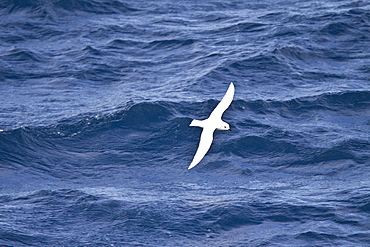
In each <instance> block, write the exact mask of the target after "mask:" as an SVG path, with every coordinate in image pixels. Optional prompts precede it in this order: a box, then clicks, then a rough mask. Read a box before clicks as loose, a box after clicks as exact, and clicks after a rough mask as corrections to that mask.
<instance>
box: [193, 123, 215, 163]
mask: <svg viewBox="0 0 370 247" xmlns="http://www.w3.org/2000/svg"><path fill="white" fill-rule="evenodd" d="M214 131H215V129H209V128H204V129H203V131H202V135H201V136H200V142H199V146H198V150H197V152H196V153H195V156H194V158H193V161H192V162H191V164H190V166H189V167H188V169H189V170H190V169H191V168H193V167H194V166H196V165H198V163H199V162H200V161H201V160H202V159H203V157H204V155H206V153H207V152H208V150H209V148H210V147H211V144H212V141H213V132H214Z"/></svg>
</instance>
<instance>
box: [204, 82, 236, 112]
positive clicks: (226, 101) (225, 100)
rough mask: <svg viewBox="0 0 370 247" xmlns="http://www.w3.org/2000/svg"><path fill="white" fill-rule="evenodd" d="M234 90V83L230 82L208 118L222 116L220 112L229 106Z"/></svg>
mask: <svg viewBox="0 0 370 247" xmlns="http://www.w3.org/2000/svg"><path fill="white" fill-rule="evenodd" d="M234 92H235V88H234V84H233V83H232V82H231V83H230V85H229V88H228V89H227V91H226V93H225V95H224V97H223V98H222V100H221V101H220V103H218V105H217V106H216V108H215V109H214V110H213V112H212V113H211V115H210V116H209V118H221V117H222V114H223V113H224V111H226V109H227V108H228V107H229V106H230V104H231V102H232V101H233V98H234Z"/></svg>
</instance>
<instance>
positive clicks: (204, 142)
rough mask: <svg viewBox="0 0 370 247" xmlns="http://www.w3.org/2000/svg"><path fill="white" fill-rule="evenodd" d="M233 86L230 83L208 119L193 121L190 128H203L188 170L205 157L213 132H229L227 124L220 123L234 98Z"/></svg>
mask: <svg viewBox="0 0 370 247" xmlns="http://www.w3.org/2000/svg"><path fill="white" fill-rule="evenodd" d="M234 92H235V88H234V84H233V83H230V86H229V88H228V89H227V92H226V94H225V96H224V97H223V98H222V100H221V102H220V103H218V105H217V106H216V108H215V109H214V110H213V111H212V113H211V115H210V116H209V118H207V119H205V120H196V119H194V120H193V121H192V122H191V123H190V126H197V127H201V128H203V131H202V135H201V136H200V142H199V146H198V150H197V152H196V153H195V156H194V158H193V161H192V162H191V163H190V166H189V167H188V169H191V168H193V167H194V166H196V165H197V164H198V163H199V162H200V161H201V160H202V159H203V157H204V156H205V155H206V153H207V152H208V150H209V148H210V147H211V144H212V141H213V132H214V131H215V130H216V129H218V130H230V126H229V124H228V123H226V122H224V121H222V119H221V117H222V114H223V113H224V111H225V110H226V109H227V108H228V107H229V106H230V104H231V102H232V101H233V98H234Z"/></svg>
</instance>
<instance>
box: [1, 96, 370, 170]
mask: <svg viewBox="0 0 370 247" xmlns="http://www.w3.org/2000/svg"><path fill="white" fill-rule="evenodd" d="M369 97H370V93H369V92H362V91H360V92H346V93H335V94H334V93H332V94H324V95H320V96H316V97H306V98H301V99H294V100H289V101H283V102H280V101H269V102H267V101H255V102H247V101H243V100H236V101H235V102H234V103H233V104H232V105H231V110H230V111H227V112H226V113H225V116H224V118H225V119H226V121H228V122H230V123H231V126H233V127H232V128H233V129H234V131H233V134H232V135H223V133H222V132H217V133H216V134H215V138H216V139H217V138H221V137H220V135H223V138H225V143H224V144H221V143H219V142H215V144H214V145H213V146H212V148H211V150H210V154H213V155H215V156H214V158H216V159H219V158H220V157H221V158H222V157H223V158H224V157H226V156H230V155H232V156H233V157H240V158H243V159H244V161H245V162H249V161H251V160H259V162H260V163H261V165H268V166H275V167H285V168H287V169H290V168H296V167H312V166H317V167H319V166H318V165H320V164H322V163H323V162H325V163H328V162H334V161H340V162H342V161H343V162H344V163H345V164H346V165H344V167H343V170H346V169H349V167H351V166H353V165H355V164H364V163H366V161H367V160H368V159H369V158H370V157H369V153H368V150H369V146H370V142H369V140H368V138H367V137H366V134H365V133H366V132H364V133H363V136H359V135H358V133H359V131H366V129H368V125H369V122H368V120H367V122H366V117H365V118H363V119H361V120H362V121H363V122H357V127H356V126H354V128H355V129H354V130H349V129H345V128H342V127H341V126H340V124H339V125H338V123H335V124H334V126H330V125H328V124H330V122H324V123H320V121H318V122H317V120H316V121H314V122H312V118H317V117H318V116H322V114H325V115H326V117H325V118H328V119H330V118H335V117H337V116H338V114H339V115H341V116H342V117H341V119H342V121H344V122H346V121H350V122H351V121H353V120H351V118H352V117H355V118H357V116H358V115H361V114H362V113H364V112H366V111H367V109H368V107H369V102H368V99H369ZM216 104H217V101H214V100H210V101H207V102H203V103H190V104H189V103H184V102H183V103H173V102H152V103H149V102H148V103H138V104H133V105H132V106H130V107H129V108H128V109H126V110H121V111H118V112H114V113H110V114H106V115H94V116H92V117H85V118H83V119H81V118H80V117H75V118H71V119H66V120H64V121H61V122H59V123H58V124H55V125H50V126H40V127H31V126H30V127H22V128H17V129H14V130H5V131H3V132H0V147H1V149H0V158H1V160H2V161H3V163H2V166H3V168H4V166H5V167H7V168H9V169H18V168H20V167H23V166H26V167H28V168H31V170H34V169H36V170H38V171H41V172H47V173H48V174H49V175H52V176H61V175H63V176H67V177H75V176H76V174H77V173H79V174H80V175H83V176H94V174H95V173H96V171H94V169H102V170H105V169H107V167H106V166H105V165H106V164H105V163H104V160H106V159H107V158H108V157H109V160H111V161H110V162H112V160H116V161H117V163H123V164H124V165H125V166H146V165H145V164H146V163H147V161H148V160H151V161H153V162H160V163H163V162H164V165H171V163H172V162H174V161H176V160H184V161H186V160H189V161H190V158H191V157H192V155H193V151H194V150H195V149H196V146H197V142H198V140H199V135H200V131H201V130H200V129H199V128H189V123H190V122H191V120H192V118H195V117H199V116H200V118H203V117H204V118H205V117H207V114H208V112H210V111H211V110H212V109H213V108H214V107H215V105H216ZM277 116H278V117H277ZM269 118H271V119H274V120H269ZM289 122H293V123H292V126H291V127H290V128H291V129H289V128H287V125H289ZM294 122H295V123H294ZM315 122H316V124H318V126H315ZM300 125H302V126H300ZM307 125H308V126H310V128H308V129H307ZM320 125H322V126H320ZM335 125H338V126H335ZM359 126H360V127H359ZM332 128H335V130H331V129H332ZM325 129H327V130H325ZM333 131H334V132H339V133H340V135H338V137H337V138H338V140H336V139H331V140H327V138H328V137H327V136H326V134H327V133H328V134H329V136H330V135H332V132H333ZM352 132H353V133H352ZM318 140H319V141H318ZM324 140H325V141H324ZM217 157H218V158H217ZM223 158H222V159H223ZM210 160H211V162H213V161H212V159H210ZM91 162H93V166H92V167H91V164H90V163H91ZM343 162H342V163H343ZM348 162H349V163H348ZM83 164H89V165H88V166H86V167H84V169H82V168H81V166H84V165H83ZM162 165H163V164H162ZM93 167H94V168H93ZM23 168H24V167H23ZM110 169H113V170H116V169H120V167H118V166H115V167H114V166H113V167H111V168H110ZM108 170H109V169H108ZM316 172H317V173H320V172H324V173H325V172H328V171H326V170H325V169H324V171H323V170H321V171H316Z"/></svg>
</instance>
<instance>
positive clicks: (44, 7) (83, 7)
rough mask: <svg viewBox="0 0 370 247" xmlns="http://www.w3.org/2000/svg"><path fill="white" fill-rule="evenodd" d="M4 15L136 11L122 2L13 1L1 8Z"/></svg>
mask: <svg viewBox="0 0 370 247" xmlns="http://www.w3.org/2000/svg"><path fill="white" fill-rule="evenodd" d="M1 7H2V9H3V14H8V13H13V12H22V11H26V12H28V13H33V14H37V15H38V16H39V17H48V16H54V15H55V14H56V13H59V14H61V13H64V14H65V13H68V12H69V13H76V12H87V13H93V14H118V13H127V12H132V11H136V9H135V8H131V7H129V6H128V5H126V4H124V3H122V2H121V1H117V0H114V1H105V0H92V1H85V0H79V1H74V0H56V1H44V0H25V1H19V0H11V1H8V3H7V5H6V6H1Z"/></svg>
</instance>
